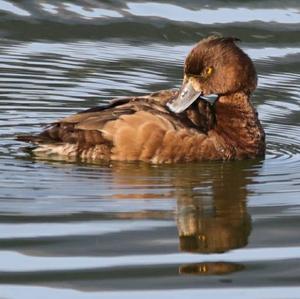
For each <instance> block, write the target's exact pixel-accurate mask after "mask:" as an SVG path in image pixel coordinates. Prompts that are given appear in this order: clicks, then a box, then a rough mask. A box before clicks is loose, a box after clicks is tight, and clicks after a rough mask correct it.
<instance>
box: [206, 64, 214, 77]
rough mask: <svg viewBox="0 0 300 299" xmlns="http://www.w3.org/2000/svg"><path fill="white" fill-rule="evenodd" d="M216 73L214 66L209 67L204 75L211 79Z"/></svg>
mask: <svg viewBox="0 0 300 299" xmlns="http://www.w3.org/2000/svg"><path fill="white" fill-rule="evenodd" d="M213 71H214V68H213V67H212V66H209V67H207V68H206V69H205V71H204V74H205V76H206V77H209V76H210V75H211V74H212V73H213Z"/></svg>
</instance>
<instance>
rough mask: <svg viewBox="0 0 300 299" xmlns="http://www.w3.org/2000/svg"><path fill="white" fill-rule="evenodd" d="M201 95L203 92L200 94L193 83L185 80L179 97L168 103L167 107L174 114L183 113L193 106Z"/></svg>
mask: <svg viewBox="0 0 300 299" xmlns="http://www.w3.org/2000/svg"><path fill="white" fill-rule="evenodd" d="M201 94H202V92H201V91H200V92H199V91H196V90H195V89H194V87H193V85H192V82H191V81H189V80H185V81H184V82H183V85H182V87H181V89H180V91H179V94H178V96H177V97H176V98H175V99H173V100H172V101H170V102H169V103H167V106H168V107H169V109H170V110H171V111H172V112H174V113H180V112H183V111H184V110H185V109H187V108H188V107H189V106H190V105H191V104H193V103H194V102H195V101H196V100H197V98H198V97H199V96H200V95H201Z"/></svg>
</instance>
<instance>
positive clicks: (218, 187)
mask: <svg viewBox="0 0 300 299" xmlns="http://www.w3.org/2000/svg"><path fill="white" fill-rule="evenodd" d="M261 165H262V162H260V161H253V160H248V161H235V162H225V163H224V162H207V163H205V162H202V163H193V164H176V165H161V166H155V165H149V164H144V163H113V164H111V165H109V167H108V165H104V166H103V168H101V169H102V170H101V171H105V172H106V175H107V179H108V184H109V186H110V190H111V194H110V195H109V196H108V195H103V196H101V198H103V199H105V200H107V199H112V200H116V199H117V200H126V201H127V200H130V205H131V206H130V207H129V209H128V210H126V212H125V210H124V208H122V211H120V212H119V211H118V212H114V213H113V217H114V218H117V219H171V218H173V217H175V218H176V223H177V231H178V238H179V249H180V250H181V251H183V252H190V253H201V254H211V253H224V252H227V251H229V250H232V249H237V248H242V247H244V246H246V245H247V243H248V238H249V235H250V232H251V217H250V215H249V213H248V211H247V199H248V197H249V195H250V192H251V191H250V190H249V189H250V187H249V186H250V185H251V183H252V180H253V178H255V177H257V173H258V171H259V169H260V167H261ZM60 167H61V165H60ZM93 169H94V170H95V171H96V172H97V171H98V170H99V165H97V168H93V167H90V168H89V171H91V172H92V171H93ZM96 177H97V176H96ZM173 198H175V199H176V206H177V207H176V209H175V211H174V210H172V209H171V208H169V206H164V208H161V206H162V205H164V203H163V201H164V200H167V201H168V202H172V199H173ZM135 200H137V201H140V200H147V201H153V202H154V203H156V204H158V206H157V208H155V207H153V208H151V209H150V208H149V204H150V205H151V203H147V204H146V207H147V208H146V209H143V208H136V207H135V206H134V201H135ZM142 207H144V205H142ZM218 257H219V258H221V255H220V256H218ZM243 268H244V266H243V265H241V264H237V263H229V262H222V261H220V260H217V261H216V262H208V263H197V264H187V265H181V266H180V267H179V273H180V274H193V275H196V274H197V275H223V274H226V273H232V272H235V271H240V270H242V269H243Z"/></svg>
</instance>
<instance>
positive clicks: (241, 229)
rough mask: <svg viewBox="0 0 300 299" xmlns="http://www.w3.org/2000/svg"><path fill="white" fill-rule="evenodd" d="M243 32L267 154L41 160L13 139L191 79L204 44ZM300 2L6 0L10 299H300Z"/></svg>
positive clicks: (1, 28)
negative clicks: (157, 161)
mask: <svg viewBox="0 0 300 299" xmlns="http://www.w3.org/2000/svg"><path fill="white" fill-rule="evenodd" d="M214 32H218V33H221V34H223V35H227V36H228V35H229V36H237V37H239V38H241V39H242V41H243V42H242V43H241V44H240V45H241V47H242V48H243V49H244V50H245V51H246V52H247V53H248V54H249V55H250V56H251V58H252V59H253V60H254V62H255V65H256V68H257V70H258V73H259V86H258V89H257V91H256V92H255V94H254V97H253V101H254V104H255V106H256V107H257V109H258V112H259V114H260V119H261V120H262V123H263V126H264V128H265V130H266V134H267V155H266V159H264V160H254V161H237V162H226V163H222V162H210V163H194V164H179V165H168V166H154V165H147V164H143V163H112V164H111V165H107V164H106V165H105V164H104V165H91V164H90V165H88V164H75V163H73V164H72V163H65V162H63V161H34V160H32V159H31V158H30V157H28V156H27V155H26V153H24V152H23V150H22V148H23V147H24V144H22V143H20V142H17V141H15V140H14V136H16V135H17V134H20V133H35V132H39V131H40V130H41V125H40V124H46V123H49V122H51V121H54V120H56V119H57V118H61V117H64V116H66V115H69V114H71V113H74V112H77V111H80V110H83V109H85V108H88V107H90V106H95V105H97V104H99V103H103V102H106V101H108V100H109V99H111V98H113V97H116V96H122V95H138V94H143V93H148V92H152V91H155V90H159V89H164V88H172V87H179V86H180V83H181V77H182V67H183V61H184V58H185V56H186V54H187V53H188V51H189V50H190V48H191V47H192V46H193V44H195V43H196V42H197V41H198V40H199V39H201V38H202V37H204V36H206V35H208V34H210V33H214ZM299 36H300V4H299V1H296V0H295V1H284V2H283V1H276V0H270V1H240V2H238V1H234V2H233V1H231V2H228V1H217V0H214V1H188V2H187V1H181V0H179V1H171V0H169V1H164V2H163V3H159V2H153V1H152V2H142V1H131V2H125V1H123V0H119V1H103V2H100V1H88V0H78V1H74V2H71V1H69V2H62V1H37V0H29V1H22V2H21V1H7V0H6V1H4V0H1V1H0V37H1V44H0V136H1V138H0V178H1V180H0V298H9V299H17V298H75V299H77V298H78V299H83V298H84V299H90V298H91V299H92V298H99V297H100V296H103V298H129V297H130V298H140V297H141V296H142V297H143V298H153V297H154V296H156V297H157V298H165V297H166V296H169V297H171V298H199V297H200V296H204V297H205V298H220V297H221V296H222V297H223V298H241V296H243V298H282V299H283V298H285V299H286V298H293V299H294V298H300V281H299V277H300V270H299V269H300V241H299V240H300V238H299V237H300V234H299V229H298V226H299V223H300V200H299V192H300V173H299V169H300V127H299V120H300V115H299V111H300V75H299V74H300V39H299Z"/></svg>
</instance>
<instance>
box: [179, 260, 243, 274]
mask: <svg viewBox="0 0 300 299" xmlns="http://www.w3.org/2000/svg"><path fill="white" fill-rule="evenodd" d="M244 268H245V267H244V266H243V265H241V264H237V263H227V262H215V263H213V262H212V263H199V264H189V265H182V266H181V267H180V268H179V273H180V274H194V275H224V274H230V273H233V272H236V271H241V270H243V269H244Z"/></svg>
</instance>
